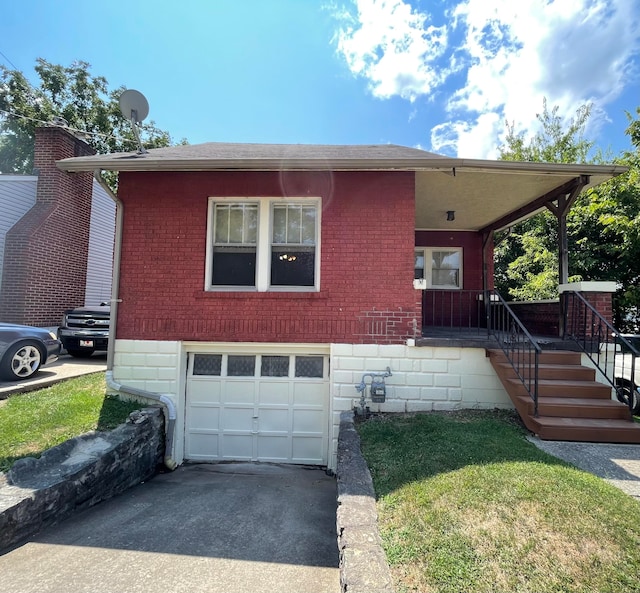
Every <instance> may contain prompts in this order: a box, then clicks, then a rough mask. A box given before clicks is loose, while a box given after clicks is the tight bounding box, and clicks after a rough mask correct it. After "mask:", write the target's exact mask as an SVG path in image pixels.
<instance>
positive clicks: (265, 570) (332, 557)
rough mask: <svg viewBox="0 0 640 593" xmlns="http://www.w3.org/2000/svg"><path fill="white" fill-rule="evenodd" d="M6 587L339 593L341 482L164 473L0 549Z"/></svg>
mask: <svg viewBox="0 0 640 593" xmlns="http://www.w3.org/2000/svg"><path fill="white" fill-rule="evenodd" d="M0 574H1V575H2V578H1V583H2V591H3V593H18V592H19V593H30V592H34V593H35V592H38V593H48V592H52V593H53V592H55V593H58V592H59V591H65V592H67V593H80V592H83V593H84V592H97V591H100V592H101V593H123V592H127V593H146V592H153V593H157V592H158V591H165V592H168V593H171V592H198V593H208V592H218V591H220V592H222V591H224V592H227V593H234V592H238V593H240V592H245V591H246V592H251V593H260V592H272V591H273V592H280V591H282V592H285V591H286V592H288V593H290V592H294V591H305V592H309V593H312V592H318V593H323V592H331V593H338V592H339V591H340V582H339V580H340V575H339V570H338V548H337V542H336V482H335V479H334V478H332V477H329V476H327V475H326V474H325V472H324V471H322V470H320V469H316V468H307V467H300V466H290V465H276V464H250V463H247V464H242V463H230V464H196V465H185V466H182V467H180V468H178V469H177V470H176V471H175V472H171V473H166V474H160V475H158V476H156V477H154V478H153V479H152V480H149V481H148V482H147V483H145V484H141V485H139V486H137V487H135V488H132V489H131V490H129V491H127V492H125V493H124V494H122V495H120V496H118V497H116V498H114V499H112V500H109V501H107V502H104V503H101V504H99V505H97V506H96V507H93V508H91V509H88V510H87V511H84V512H81V513H79V514H77V515H75V516H74V517H72V518H70V519H68V520H66V521H64V522H62V523H61V524H59V525H56V526H54V527H52V528H49V529H47V530H45V531H43V532H42V533H40V534H38V535H37V536H35V537H33V538H31V539H30V540H29V541H28V542H26V543H24V544H22V545H20V546H17V547H15V548H14V549H12V550H10V551H9V552H7V553H5V554H4V555H2V556H0Z"/></svg>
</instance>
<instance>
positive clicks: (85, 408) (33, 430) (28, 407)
mask: <svg viewBox="0 0 640 593" xmlns="http://www.w3.org/2000/svg"><path fill="white" fill-rule="evenodd" d="M105 392H106V385H105V374H104V373H94V374H91V375H84V376H82V377H77V378H74V379H69V380H68V381H63V382H61V383H56V384H55V385H53V386H51V387H47V388H45V389H39V390H37V391H31V392H29V393H24V394H20V395H14V396H12V397H10V398H9V399H7V400H3V401H1V402H0V404H2V405H0V471H7V470H8V469H9V468H10V467H11V465H12V464H13V462H14V461H16V460H17V459H20V458H21V457H39V456H40V455H41V454H42V452H43V451H45V450H46V449H49V448H51V447H54V446H55V445H59V444H60V443H62V442H64V441H66V440H67V439H70V438H72V437H75V436H79V435H81V434H84V433H85V432H89V431H91V430H110V429H112V428H115V427H116V426H118V425H119V424H121V423H122V422H124V421H125V420H126V418H127V416H128V415H129V414H130V413H131V412H132V411H134V410H138V409H140V404H139V403H136V402H125V401H121V400H119V399H117V398H115V397H110V396H107V395H105Z"/></svg>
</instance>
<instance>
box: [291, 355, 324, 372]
mask: <svg viewBox="0 0 640 593" xmlns="http://www.w3.org/2000/svg"><path fill="white" fill-rule="evenodd" d="M323 367H324V358H323V357H322V356H296V377H322V376H323Z"/></svg>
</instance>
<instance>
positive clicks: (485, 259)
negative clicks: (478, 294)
mask: <svg viewBox="0 0 640 593" xmlns="http://www.w3.org/2000/svg"><path fill="white" fill-rule="evenodd" d="M493 234H494V231H493V230H485V231H483V233H482V290H483V293H482V298H483V300H484V316H485V322H486V324H487V331H489V330H490V328H491V319H490V315H491V297H490V296H489V290H490V287H489V262H490V261H491V276H492V277H493V249H491V247H492V244H493ZM490 251H491V258H490V257H489V255H490V253H489V252H490Z"/></svg>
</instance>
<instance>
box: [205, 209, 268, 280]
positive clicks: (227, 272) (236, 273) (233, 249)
mask: <svg viewBox="0 0 640 593" xmlns="http://www.w3.org/2000/svg"><path fill="white" fill-rule="evenodd" d="M257 236H258V205H257V204H216V206H215V212H214V237H213V278H212V281H211V283H212V284H213V285H214V286H225V285H230V286H255V285H256V253H257Z"/></svg>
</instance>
